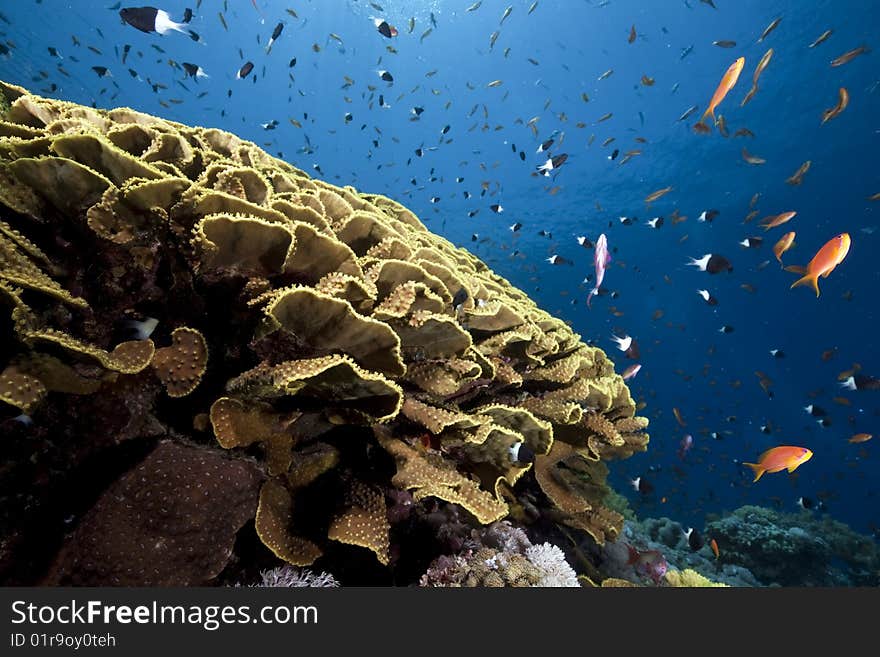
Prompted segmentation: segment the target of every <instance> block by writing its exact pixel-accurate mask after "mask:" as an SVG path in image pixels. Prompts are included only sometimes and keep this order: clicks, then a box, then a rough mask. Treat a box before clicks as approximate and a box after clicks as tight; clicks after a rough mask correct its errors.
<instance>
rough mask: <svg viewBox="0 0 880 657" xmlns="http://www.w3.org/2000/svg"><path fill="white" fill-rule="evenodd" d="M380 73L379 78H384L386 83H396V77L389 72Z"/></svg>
mask: <svg viewBox="0 0 880 657" xmlns="http://www.w3.org/2000/svg"><path fill="white" fill-rule="evenodd" d="M377 72H378V73H379V77H380V78H382V79H383V80H384V81H385V82H394V76H393V75H391V73H389V72H388V71H377Z"/></svg>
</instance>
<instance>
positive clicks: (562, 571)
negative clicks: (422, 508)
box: [419, 520, 580, 588]
mask: <svg viewBox="0 0 880 657" xmlns="http://www.w3.org/2000/svg"><path fill="white" fill-rule="evenodd" d="M419 584H420V585H421V586H429V587H438V586H441V587H462V586H467V587H474V586H490V587H505V586H518V587H557V588H558V587H579V586H580V582H579V581H578V576H577V573H575V571H574V569H572V567H571V566H570V565H569V564H568V562H567V561H566V559H565V553H563V551H562V550H561V549H559V548H558V547H557V546H555V545H551V544H550V543H543V544H541V545H532V543H531V541H530V540H529V538H528V536H527V535H526V533H525V532H524V531H523V530H522V529H520V528H517V527H514V526H513V525H512V524H511V523H510V522H508V521H504V520H503V521H500V522H496V523H493V524H492V525H490V526H489V527H487V528H486V529H484V530H480V531H477V530H474V531H472V532H471V537H470V539H469V540H468V541H467V542H466V545H465V549H464V550H462V551H461V552H460V553H459V554H456V555H453V556H449V555H442V556H440V557H438V558H437V559H435V560H434V562H433V563H432V564H431V565H430V567H429V568H428V570H427V572H426V573H425V574H424V575H423V576H422V578H421V580H420V581H419Z"/></svg>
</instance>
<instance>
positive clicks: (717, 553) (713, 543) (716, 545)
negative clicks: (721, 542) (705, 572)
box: [709, 538, 721, 559]
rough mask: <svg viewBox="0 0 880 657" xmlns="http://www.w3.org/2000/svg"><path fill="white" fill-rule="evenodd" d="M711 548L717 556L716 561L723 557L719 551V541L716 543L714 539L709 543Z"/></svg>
mask: <svg viewBox="0 0 880 657" xmlns="http://www.w3.org/2000/svg"><path fill="white" fill-rule="evenodd" d="M709 547H711V548H712V553H713V554H714V555H715V558H716V559H717V558H718V557H720V556H721V552H720V550H719V549H718V541H716V540H715V539H714V538H713V539H712V540H711V541H709Z"/></svg>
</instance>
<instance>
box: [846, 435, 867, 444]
mask: <svg viewBox="0 0 880 657" xmlns="http://www.w3.org/2000/svg"><path fill="white" fill-rule="evenodd" d="M871 438H873V436H872V435H871V434H869V433H857V434H856V435H854V436H853V437H852V438H850V439H849V441H848V442H851V443H866V442H868V441H869V440H871Z"/></svg>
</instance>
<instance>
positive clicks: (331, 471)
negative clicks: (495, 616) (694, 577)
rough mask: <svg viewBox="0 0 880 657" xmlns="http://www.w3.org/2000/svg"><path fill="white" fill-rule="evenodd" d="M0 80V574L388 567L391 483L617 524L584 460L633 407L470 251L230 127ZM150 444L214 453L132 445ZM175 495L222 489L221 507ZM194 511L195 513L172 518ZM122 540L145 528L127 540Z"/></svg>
mask: <svg viewBox="0 0 880 657" xmlns="http://www.w3.org/2000/svg"><path fill="white" fill-rule="evenodd" d="M0 95H2V96H3V98H4V100H5V101H6V102H7V103H8V105H9V108H8V110H6V111H5V112H2V113H0V338H2V340H3V344H4V346H5V345H11V347H10V348H9V349H4V351H3V352H2V353H0V411H2V413H3V415H2V416H0V422H2V423H3V427H4V434H8V436H7V437H5V438H4V445H3V449H4V450H6V455H5V456H6V458H4V459H2V461H3V464H4V465H3V466H2V467H3V471H2V473H0V474H2V475H3V478H4V479H5V480H6V481H7V482H8V484H7V485H8V488H7V489H6V493H7V494H5V495H3V496H2V497H0V517H2V520H3V521H4V522H3V525H2V526H4V527H9V526H11V525H13V524H17V525H18V526H19V529H20V531H17V532H11V531H10V532H9V533H8V534H7V535H5V536H0V539H2V540H0V579H6V580H8V581H20V582H27V581H33V580H35V579H38V578H37V577H36V576H34V573H37V574H39V572H40V569H41V568H42V569H44V570H43V571H42V572H43V574H44V573H45V569H46V568H47V564H48V563H49V562H52V563H55V570H54V571H53V572H54V574H55V577H56V580H57V581H65V582H75V583H80V582H82V583H93V584H101V583H107V584H112V583H127V584H138V583H144V584H147V583H157V582H158V583H164V582H172V583H204V582H208V581H211V580H212V578H215V580H214V581H217V582H219V583H222V582H223V581H242V579H244V580H245V581H247V577H250V578H251V579H253V578H254V577H256V576H257V574H258V573H259V572H260V570H265V569H269V568H272V567H275V566H278V565H279V563H282V562H287V563H289V564H292V565H295V566H298V567H305V566H312V565H313V563H314V562H316V561H318V560H321V561H320V563H319V564H318V565H317V567H319V568H326V569H327V570H329V571H330V572H333V573H334V574H335V575H337V576H338V577H339V578H340V581H342V582H343V584H348V583H357V582H358V581H370V582H383V581H385V582H392V581H393V582H400V581H401V577H404V576H402V575H401V576H398V575H394V576H392V575H391V572H392V571H393V570H394V569H395V568H396V569H398V572H402V571H403V570H404V565H403V564H408V565H407V566H406V567H407V568H410V570H411V572H413V573H415V572H417V571H418V569H421V572H424V568H423V566H424V565H425V564H427V563H429V562H430V561H431V560H432V559H434V558H435V557H437V556H438V555H439V554H440V550H439V549H436V547H432V546H431V545H429V544H427V543H430V541H427V540H426V539H424V536H425V535H424V533H420V532H418V531H415V530H412V528H411V527H403V524H402V523H407V522H415V521H413V520H412V518H410V517H409V515H408V514H405V513H400V510H399V509H395V510H392V509H391V507H393V506H394V505H395V502H394V500H396V499H398V497H395V496H396V495H400V494H405V495H410V496H411V499H412V500H413V504H416V505H420V508H424V509H427V508H428V507H429V506H430V505H433V507H435V508H441V507H448V506H453V505H454V506H456V507H458V508H461V509H463V510H464V511H466V512H467V516H466V517H467V518H468V522H470V523H471V524H472V525H473V526H474V527H478V526H480V525H485V524H489V523H492V522H495V521H497V520H499V519H502V518H505V517H508V516H513V515H516V514H515V513H514V512H515V511H516V510H521V509H523V508H524V507H526V506H527V507H528V508H529V509H536V510H537V512H538V514H539V516H540V514H541V513H542V512H546V516H545V519H546V520H547V522H548V523H550V524H554V523H555V524H556V525H566V526H567V530H569V531H572V530H573V531H582V532H586V533H587V534H589V536H591V537H592V539H593V540H594V541H595V542H597V543H599V544H601V543H603V542H605V541H606V540H614V538H615V537H616V536H617V535H618V533H619V532H620V530H621V526H622V522H623V518H622V516H620V514H618V513H616V512H614V511H611V510H610V509H608V508H607V507H606V506H605V504H604V500H605V497H606V495H607V494H608V492H609V489H608V487H607V485H606V483H605V480H606V475H607V466H606V463H607V462H608V461H610V460H612V459H618V458H626V457H628V456H630V455H632V454H633V453H634V452H636V451H643V450H644V449H645V448H646V445H647V442H648V436H647V434H646V433H644V431H643V430H644V429H645V427H646V425H647V420H646V419H645V418H640V417H636V416H635V411H636V406H635V403H634V402H633V399H632V397H631V396H630V393H629V390H628V389H627V386H626V384H625V383H624V381H623V379H622V378H621V376H620V375H619V374H617V373H615V372H614V366H613V364H612V363H611V361H610V360H609V359H608V358H607V357H606V355H605V354H604V352H602V351H601V350H600V349H597V348H594V347H590V346H588V345H587V344H585V343H584V342H583V341H581V339H580V336H579V335H577V334H576V333H574V332H573V331H572V330H571V328H570V327H569V326H568V325H567V324H566V323H565V322H563V321H562V320H560V319H557V318H554V317H552V316H550V315H548V314H547V313H546V312H544V311H543V310H541V309H540V308H538V307H537V305H536V304H535V303H534V302H533V301H532V300H531V299H529V297H528V296H526V294H525V293H523V292H522V291H520V290H518V289H516V288H515V287H513V286H512V285H511V284H510V283H509V282H508V281H507V280H505V279H504V278H502V277H501V276H498V275H497V274H495V273H493V272H492V271H491V270H489V268H488V267H487V266H486V265H485V264H484V263H483V262H482V261H480V260H479V259H478V258H476V257H475V256H473V255H472V254H470V253H469V252H467V251H466V250H464V249H463V248H460V247H456V246H454V245H453V244H452V243H450V242H449V241H447V240H446V239H444V238H442V237H439V236H438V235H435V234H433V233H431V232H430V231H429V230H428V229H427V228H426V227H425V226H424V225H423V224H422V222H421V221H420V220H419V219H418V218H417V217H416V216H415V215H414V214H413V213H412V212H411V211H409V210H408V209H407V208H405V207H403V206H402V205H400V204H399V203H397V202H395V201H393V200H391V199H389V198H386V197H383V196H379V195H376V194H366V193H362V192H358V191H357V190H355V189H353V188H352V187H337V186H334V185H330V184H328V183H326V182H323V181H321V180H316V179H313V178H311V177H309V176H308V175H307V174H306V173H304V172H303V171H300V170H299V169H297V168H295V167H293V166H292V165H290V164H288V163H286V162H284V161H282V160H279V159H276V158H274V157H272V156H270V155H268V154H267V153H265V152H264V151H263V150H261V149H260V148H258V147H257V146H256V145H255V144H253V143H251V142H247V141H244V140H241V139H239V138H237V137H236V136H234V135H232V134H229V133H226V132H222V131H220V130H216V129H206V128H199V127H189V126H186V125H182V124H180V123H174V122H171V121H165V120H162V119H159V118H157V117H154V116H149V115H147V114H142V113H140V112H137V111H134V110H132V109H128V108H118V109H113V110H109V111H106V110H98V109H91V108H87V107H83V106H80V105H76V104H73V103H69V102H63V101H58V100H50V99H46V98H41V97H39V96H35V95H32V94H30V93H28V92H27V91H26V90H25V89H22V88H20V87H16V86H13V85H9V84H3V83H0ZM160 441H161V443H162V445H166V446H164V447H159V448H158V449H160V450H165V451H167V450H170V449H172V447H171V446H176V447H174V449H181V450H185V451H184V452H182V453H184V454H188V455H189V456H187V457H186V459H192V458H195V457H193V456H192V454H191V452H190V451H189V450H200V451H199V452H198V453H199V454H201V455H203V456H199V457H198V458H199V459H202V460H201V461H198V463H202V461H204V463H205V464H214V465H202V466H198V467H197V464H194V465H192V471H193V472H195V473H197V476H198V477H199V478H200V479H199V480H198V481H191V480H188V479H187V477H186V476H185V473H186V467H189V466H187V465H186V464H187V463H188V462H189V461H187V460H186V459H184V460H183V461H181V462H180V465H179V466H175V467H176V468H177V469H172V470H170V471H169V470H168V467H169V466H168V464H167V461H163V463H165V464H166V465H165V466H163V467H162V468H160V467H154V462H153V461H151V460H150V459H156V458H158V457H157V456H155V452H153V450H155V449H157V447H156V446H157V444H159V443H160ZM150 453H153V454H154V456H148V455H149V454H150ZM159 453H160V454H162V453H164V452H159ZM144 458H146V459H147V460H146V461H143V459H144ZM138 463H140V465H137V464H138ZM235 463H239V466H238V468H239V470H234V471H233V470H230V469H231V468H232V467H233V466H232V465H230V464H235ZM138 477H140V478H141V479H142V483H143V487H144V489H143V490H146V491H154V494H155V495H160V494H161V495H162V496H165V497H167V498H168V499H169V500H170V501H173V504H171V505H163V504H161V503H160V501H159V500H157V499H155V498H153V499H143V494H139V493H138V492H137V491H136V490H133V489H132V486H133V481H132V479H133V478H138ZM255 481H256V482H258V484H259V486H258V488H259V490H257V491H253V490H252V486H254V485H255V484H254V482H255ZM50 482H51V486H50ZM175 487H180V497H179V498H176V497H175V492H174V489H175ZM193 487H195V488H193ZM195 491H200V492H201V493H202V494H203V495H204V496H207V497H210V496H212V495H218V496H224V499H225V498H226V497H227V496H229V495H233V497H234V498H235V499H237V500H239V502H238V503H237V504H236V506H234V507H230V508H229V510H228V513H229V515H228V517H225V516H224V517H223V522H222V523H220V524H216V523H215V522H214V520H213V519H214V517H215V515H216V514H217V512H218V509H219V508H221V507H222V503H221V502H217V501H216V500H215V501H212V500H209V499H202V498H199V497H198V496H197V495H196V493H195ZM389 501H391V504H390V505H389ZM218 505H219V506H218ZM128 511H132V512H137V514H138V515H137V516H136V517H135V516H133V517H128V516H126V513H127V512H128ZM427 512H428V513H431V511H430V509H428V511H427ZM160 513H161V514H165V515H162V516H161V518H159V517H157V518H150V517H149V516H150V514H160ZM245 516H246V517H245ZM197 518H202V519H203V520H204V523H205V524H204V526H205V528H206V529H205V530H204V531H205V532H209V531H210V532H212V533H206V534H205V535H204V536H200V537H191V536H183V535H178V534H175V533H174V532H175V531H177V530H176V529H175V528H185V527H187V526H188V525H187V523H188V522H191V521H195V519H197ZM160 520H161V521H160ZM163 523H164V524H163ZM163 526H167V527H168V532H169V533H168V535H167V536H163V535H162V527H163ZM208 527H210V530H209V529H208ZM239 528H241V529H239ZM411 530H412V531H411ZM120 531H126V532H128V534H127V538H126V539H125V541H122V540H121V539H118V538H117V539H114V538H111V537H110V534H111V533H112V534H115V533H118V532H120ZM180 531H181V532H182V531H183V529H181V530H180ZM194 531H196V530H195V529H194ZM213 532H216V535H214V533H213ZM102 536H103V537H104V538H103V539H102ZM233 538H234V539H235V545H236V547H235V548H233V547H232V541H233ZM184 539H185V540H186V541H194V543H193V544H192V546H191V545H190V544H189V543H185V542H181V541H183V540H184ZM102 540H103V541H104V542H103V543H102ZM141 540H143V541H144V543H145V544H149V545H158V546H159V547H153V548H151V550H150V551H148V552H147V553H144V554H140V555H138V556H137V557H136V558H134V557H131V556H130V555H129V556H126V554H124V551H125V550H126V549H128V548H129V547H130V548H131V549H132V550H134V549H135V545H134V542H136V541H141ZM126 541H127V542H126ZM202 541H211V546H212V547H211V550H210V551H207V549H206V547H205V546H204V545H202ZM420 541H421V542H420ZM128 543H132V544H131V545H128ZM190 549H198V550H201V552H198V554H199V555H200V556H199V560H198V564H196V563H182V562H181V559H180V558H179V555H180V554H181V551H184V552H186V551H187V550H190ZM29 550H30V552H29ZM230 550H231V552H230ZM59 551H60V553H59ZM24 554H29V555H30V556H28V557H27V558H26V561H27V563H26V564H23V563H18V566H17V567H16V563H17V562H16V559H24V557H22V555H24ZM90 554H94V555H99V556H100V558H101V559H102V560H103V562H102V563H101V564H96V563H94V559H91V560H90V557H89V555H90ZM126 559H129V560H130V559H134V561H131V562H130V563H122V562H123V561H125V560H126ZM5 564H12V565H13V566H12V567H7V566H6V565H5ZM337 565H338V566H339V567H336V566H337ZM168 568H172V569H178V568H179V569H180V572H179V574H178V575H177V576H176V577H175V576H173V574H169V573H168V572H166V570H167V569H168ZM224 568H225V570H224ZM28 569H30V570H28ZM221 570H224V572H223V573H222V574H220V571H221ZM13 571H14V572H16V573H18V574H17V575H15V576H13V575H12V574H11V573H12V572H13ZM22 573H31V574H30V575H27V574H25V575H22ZM363 573H368V575H363ZM377 573H378V574H377ZM382 573H385V575H382ZM362 575H363V577H361V576H362ZM383 577H384V578H385V579H382V578H383ZM16 578H17V579H16ZM371 578H372V579H371ZM404 579H405V577H404ZM409 581H410V582H412V581H415V578H412V579H410V580H409ZM529 581H531V580H529Z"/></svg>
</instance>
